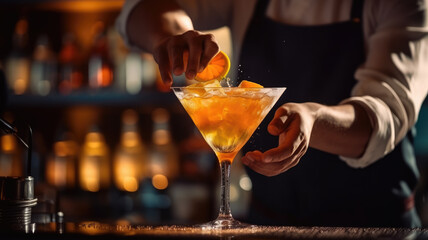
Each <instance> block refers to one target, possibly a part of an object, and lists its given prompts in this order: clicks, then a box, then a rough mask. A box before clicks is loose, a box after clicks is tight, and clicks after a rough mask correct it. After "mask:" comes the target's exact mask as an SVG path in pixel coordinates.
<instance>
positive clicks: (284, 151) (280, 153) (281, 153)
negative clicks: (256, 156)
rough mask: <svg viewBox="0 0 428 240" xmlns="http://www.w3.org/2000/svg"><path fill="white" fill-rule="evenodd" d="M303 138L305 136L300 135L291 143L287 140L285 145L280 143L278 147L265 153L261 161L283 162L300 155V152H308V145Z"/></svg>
mask: <svg viewBox="0 0 428 240" xmlns="http://www.w3.org/2000/svg"><path fill="white" fill-rule="evenodd" d="M301 136H303V135H299V136H298V137H297V138H296V139H295V140H294V141H292V142H291V143H290V141H289V140H288V139H286V140H284V142H283V143H280V144H279V146H278V147H276V148H272V149H270V150H268V151H266V152H264V153H263V157H262V159H261V161H262V162H265V163H271V162H281V161H284V159H288V158H290V157H292V156H294V155H296V154H299V153H300V152H306V150H307V146H308V144H307V141H306V140H305V139H304V138H303V137H301Z"/></svg>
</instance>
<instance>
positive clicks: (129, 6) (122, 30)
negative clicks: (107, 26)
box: [115, 0, 141, 50]
mask: <svg viewBox="0 0 428 240" xmlns="http://www.w3.org/2000/svg"><path fill="white" fill-rule="evenodd" d="M140 1H141V0H127V1H125V3H124V4H123V6H122V9H121V11H120V14H119V16H118V17H117V18H116V23H115V24H116V30H117V31H118V32H119V34H120V36H122V39H123V41H124V42H125V44H126V45H127V46H128V47H130V48H131V49H135V50H141V49H140V48H138V47H137V46H133V45H132V44H131V43H130V41H129V38H128V34H126V24H127V22H128V17H129V15H130V14H131V11H132V10H133V9H134V7H135V6H136V5H137V4H138V3H139V2H140Z"/></svg>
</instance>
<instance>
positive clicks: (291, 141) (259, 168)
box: [241, 103, 316, 176]
mask: <svg viewBox="0 0 428 240" xmlns="http://www.w3.org/2000/svg"><path fill="white" fill-rule="evenodd" d="M315 105H316V104H314V103H302V104H298V103H286V104H284V105H282V106H281V107H280V108H278V109H277V110H276V112H275V116H274V118H273V119H272V121H271V122H270V123H269V125H268V131H269V133H270V134H272V135H274V136H279V143H278V147H276V148H273V149H270V150H268V151H266V152H264V153H262V152H260V151H253V152H248V153H247V154H245V156H244V157H242V159H241V161H242V163H244V164H245V165H247V166H248V167H250V168H251V169H253V170H254V171H256V172H258V173H260V174H263V175H265V176H275V175H278V174H280V173H283V172H285V171H287V170H288V169H290V168H292V167H294V166H296V165H297V164H298V163H299V160H300V158H301V157H302V156H303V155H304V154H305V153H306V150H307V149H308V147H309V142H310V137H311V132H312V127H313V125H314V121H315V112H316V111H313V107H315ZM315 108H316V107H315Z"/></svg>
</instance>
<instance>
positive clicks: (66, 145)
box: [46, 132, 78, 189]
mask: <svg viewBox="0 0 428 240" xmlns="http://www.w3.org/2000/svg"><path fill="white" fill-rule="evenodd" d="M77 157H78V145H77V142H76V141H75V140H74V139H73V138H72V136H71V133H69V132H65V133H64V134H63V135H62V136H60V138H59V139H58V140H57V141H56V142H54V144H53V151H52V155H51V156H49V158H48V159H47V162H46V181H47V182H48V183H49V184H50V185H52V186H55V187H57V188H58V189H65V188H69V189H71V188H73V187H75V183H76V165H77Z"/></svg>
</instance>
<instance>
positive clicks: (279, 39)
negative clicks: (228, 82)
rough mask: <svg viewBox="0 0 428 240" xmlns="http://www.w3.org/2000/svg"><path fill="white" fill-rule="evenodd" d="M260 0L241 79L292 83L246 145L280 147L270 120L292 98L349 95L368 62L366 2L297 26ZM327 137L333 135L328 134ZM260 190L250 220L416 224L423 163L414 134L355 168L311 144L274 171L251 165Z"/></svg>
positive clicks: (332, 99) (331, 101)
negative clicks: (335, 17)
mask: <svg viewBox="0 0 428 240" xmlns="http://www.w3.org/2000/svg"><path fill="white" fill-rule="evenodd" d="M268 3H269V1H258V4H257V6H256V10H255V13H254V16H253V18H252V20H251V23H250V25H249V28H248V30H247V33H246V37H245V40H244V43H243V46H242V50H241V56H240V70H241V71H240V74H239V76H238V80H244V79H247V80H250V81H251V80H253V81H255V82H257V83H261V84H263V85H264V86H266V87H280V86H285V87H287V90H286V91H285V93H284V95H283V96H282V97H281V99H280V100H279V102H278V104H277V105H276V106H275V107H274V108H273V109H272V111H271V113H270V114H269V115H268V116H267V117H266V118H265V120H264V121H263V123H262V124H261V125H260V128H259V129H258V130H257V131H256V132H255V134H254V135H253V137H252V138H251V139H250V141H249V142H248V143H247V144H246V146H245V147H244V149H243V150H244V152H247V151H252V150H256V149H257V150H262V151H266V150H268V149H270V148H273V147H276V146H277V144H278V139H277V137H273V136H271V135H269V133H268V132H267V124H268V123H269V121H270V120H272V118H273V114H274V112H275V110H276V109H277V108H278V107H279V106H280V105H282V104H284V103H285V102H308V101H311V102H318V103H321V104H327V105H336V104H338V103H339V102H340V101H341V100H343V99H345V98H347V97H349V96H350V92H351V89H352V87H353V86H354V84H355V83H356V80H355V78H354V72H355V70H356V69H357V67H358V66H359V65H360V64H361V63H363V62H364V58H365V55H364V42H363V32H362V24H361V20H362V18H361V15H362V6H363V1H358V0H356V1H354V3H353V6H352V10H351V20H350V21H346V22H340V23H334V24H329V25H317V26H290V25H284V24H282V23H278V22H275V21H272V20H270V19H269V18H267V17H266V16H265V12H266V6H267V5H268ZM326 141H328V139H326ZM247 170H248V174H249V176H250V177H251V179H252V184H253V193H252V201H251V207H250V212H249V219H247V221H248V222H251V223H254V224H269V225H300V226H356V227H417V226H420V221H419V218H418V216H417V214H416V211H415V208H414V204H413V191H414V189H415V187H416V184H417V181H418V170H417V167H416V160H415V156H414V152H413V145H412V143H411V136H410V134H409V135H408V136H407V137H406V138H404V140H403V141H402V142H401V143H400V144H398V145H397V146H396V148H395V150H394V151H393V152H391V153H390V154H388V155H387V156H385V157H384V158H383V159H380V160H378V161H377V162H375V163H374V164H372V165H370V166H368V167H366V168H362V169H355V168H351V167H349V166H348V165H346V163H345V162H343V161H342V160H340V159H339V157H338V156H337V155H332V154H328V153H325V152H322V151H318V150H316V149H312V148H310V149H308V151H307V153H306V154H305V155H304V156H303V157H302V158H301V160H300V163H299V164H298V165H297V166H296V167H294V168H292V169H290V170H289V171H287V172H285V173H282V174H280V175H278V176H274V177H265V176H263V175H260V174H258V173H255V172H254V171H252V170H250V169H247Z"/></svg>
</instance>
